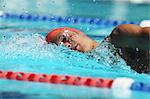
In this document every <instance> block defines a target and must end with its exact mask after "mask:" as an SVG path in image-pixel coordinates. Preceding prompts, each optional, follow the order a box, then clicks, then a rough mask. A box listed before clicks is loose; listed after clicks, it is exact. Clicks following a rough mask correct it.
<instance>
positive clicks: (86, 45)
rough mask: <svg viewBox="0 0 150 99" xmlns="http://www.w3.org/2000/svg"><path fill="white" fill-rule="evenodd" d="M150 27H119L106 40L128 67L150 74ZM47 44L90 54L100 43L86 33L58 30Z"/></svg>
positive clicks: (67, 29) (49, 38)
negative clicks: (60, 45)
mask: <svg viewBox="0 0 150 99" xmlns="http://www.w3.org/2000/svg"><path fill="white" fill-rule="evenodd" d="M149 39H150V27H144V28H142V27H140V26H137V25H133V24H123V25H119V26H117V27H116V28H114V30H113V31H112V33H111V34H110V36H109V37H107V38H105V40H104V41H103V42H105V41H107V42H110V43H111V44H113V45H114V46H115V48H116V49H117V50H116V51H117V53H118V54H119V55H120V56H121V57H122V58H123V59H124V60H125V61H126V63H127V65H129V66H131V68H132V69H133V70H135V71H137V72H139V73H150V59H149V57H150V40H149ZM46 41H47V43H55V44H57V45H59V44H62V45H64V46H66V47H68V48H70V49H72V50H77V51H79V52H89V51H92V50H95V49H96V48H97V47H98V46H99V43H97V42H96V41H94V40H92V39H90V38H89V37H88V36H86V35H85V34H84V33H82V32H81V31H79V30H76V29H73V28H67V27H64V28H58V29H55V30H53V31H51V32H49V33H48V34H47V36H46Z"/></svg>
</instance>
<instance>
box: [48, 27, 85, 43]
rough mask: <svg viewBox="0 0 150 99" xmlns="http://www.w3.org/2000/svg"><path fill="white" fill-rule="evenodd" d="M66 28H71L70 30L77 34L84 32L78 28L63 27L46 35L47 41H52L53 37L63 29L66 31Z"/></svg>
mask: <svg viewBox="0 0 150 99" xmlns="http://www.w3.org/2000/svg"><path fill="white" fill-rule="evenodd" d="M65 30H69V31H72V32H75V33H77V34H82V35H83V34H84V33H82V32H81V31H79V30H77V29H74V28H68V27H62V28H57V29H54V30H52V31H50V32H49V33H48V34H47V36H46V42H47V43H50V42H51V41H52V40H53V38H54V37H55V36H56V35H57V34H58V33H60V32H61V31H65Z"/></svg>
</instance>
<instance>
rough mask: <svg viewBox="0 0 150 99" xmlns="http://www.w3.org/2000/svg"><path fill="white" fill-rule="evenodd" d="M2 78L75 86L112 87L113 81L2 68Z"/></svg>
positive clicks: (0, 73) (0, 74)
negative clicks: (3, 69) (4, 69)
mask: <svg viewBox="0 0 150 99" xmlns="http://www.w3.org/2000/svg"><path fill="white" fill-rule="evenodd" d="M0 79H12V80H18V81H30V82H45V83H53V84H65V85H75V86H90V87H99V88H111V86H112V83H113V80H112V79H102V78H90V77H79V76H68V75H56V74H51V75H47V74H34V73H25V72H13V71H1V70H0Z"/></svg>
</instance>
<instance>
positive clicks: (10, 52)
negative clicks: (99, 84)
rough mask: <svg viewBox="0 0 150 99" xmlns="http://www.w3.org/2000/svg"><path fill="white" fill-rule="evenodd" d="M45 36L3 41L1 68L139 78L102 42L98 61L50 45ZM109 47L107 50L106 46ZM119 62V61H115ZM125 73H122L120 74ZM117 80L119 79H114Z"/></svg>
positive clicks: (20, 35)
mask: <svg viewBox="0 0 150 99" xmlns="http://www.w3.org/2000/svg"><path fill="white" fill-rule="evenodd" d="M44 38H45V37H44V36H42V35H40V34H38V33H36V34H29V35H23V34H15V35H12V36H11V37H9V38H7V37H2V38H1V40H0V52H1V53H0V57H1V58H0V69H1V70H14V71H24V72H35V73H56V74H73V75H80V76H100V75H101V76H104V77H111V78H112V75H111V76H110V75H109V74H111V73H116V74H117V76H118V75H120V76H121V74H122V75H126V73H128V76H131V75H129V74H132V77H133V76H135V75H139V74H137V73H136V72H134V71H133V70H131V69H130V67H129V66H127V65H126V63H125V62H124V61H123V59H121V58H120V57H118V56H115V55H113V53H114V52H113V51H112V50H110V48H109V47H108V44H106V43H101V44H100V47H99V48H98V49H96V50H95V51H96V53H95V55H94V58H91V57H90V55H88V54H84V53H80V52H77V51H73V50H70V49H68V48H66V47H64V46H62V45H60V46H56V45H55V44H47V43H46V42H45V39H44ZM106 46H107V47H106ZM114 61H116V62H114ZM120 73H121V74H120ZM114 77H116V76H114Z"/></svg>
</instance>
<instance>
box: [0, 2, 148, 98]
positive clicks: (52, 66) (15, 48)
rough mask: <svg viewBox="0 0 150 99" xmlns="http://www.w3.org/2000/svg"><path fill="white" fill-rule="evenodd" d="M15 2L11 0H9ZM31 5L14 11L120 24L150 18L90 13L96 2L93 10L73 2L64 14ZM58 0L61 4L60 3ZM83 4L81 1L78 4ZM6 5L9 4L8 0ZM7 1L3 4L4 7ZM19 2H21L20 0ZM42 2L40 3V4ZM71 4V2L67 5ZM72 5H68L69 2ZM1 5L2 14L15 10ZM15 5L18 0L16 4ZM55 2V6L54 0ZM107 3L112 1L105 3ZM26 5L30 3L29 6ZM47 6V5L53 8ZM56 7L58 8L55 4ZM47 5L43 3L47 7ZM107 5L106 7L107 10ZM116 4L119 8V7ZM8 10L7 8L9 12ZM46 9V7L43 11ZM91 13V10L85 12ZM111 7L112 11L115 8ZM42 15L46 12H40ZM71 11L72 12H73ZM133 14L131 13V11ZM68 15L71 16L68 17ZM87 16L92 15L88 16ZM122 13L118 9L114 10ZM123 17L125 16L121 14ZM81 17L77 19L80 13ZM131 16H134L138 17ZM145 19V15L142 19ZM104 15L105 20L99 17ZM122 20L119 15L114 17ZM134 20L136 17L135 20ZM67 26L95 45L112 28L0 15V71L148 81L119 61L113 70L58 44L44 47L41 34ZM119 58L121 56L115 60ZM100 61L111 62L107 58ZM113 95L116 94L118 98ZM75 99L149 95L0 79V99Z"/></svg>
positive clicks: (142, 96) (129, 6)
mask: <svg viewBox="0 0 150 99" xmlns="http://www.w3.org/2000/svg"><path fill="white" fill-rule="evenodd" d="M14 1H15V0H12V2H14ZM34 1H36V0H33V1H31V2H32V3H31V5H28V3H27V2H26V5H28V6H25V4H24V5H23V6H22V8H20V9H18V12H17V13H27V12H26V11H28V13H30V12H32V14H41V15H42V14H45V15H51V14H52V15H53V14H54V15H62V16H67V15H68V16H70V15H77V16H80V15H81V16H84V17H89V16H90V17H101V18H106V19H110V18H112V19H119V20H120V19H123V20H135V21H140V20H142V19H148V18H149V15H150V14H146V15H145V14H138V13H136V14H133V15H134V16H131V13H132V11H131V12H130V11H129V12H128V13H127V12H126V15H125V14H121V15H120V14H119V15H118V14H114V16H111V15H109V14H110V13H115V10H112V11H114V12H112V11H111V10H108V9H106V13H104V12H105V11H104V12H102V13H96V12H97V11H94V12H93V10H92V9H97V8H99V5H98V3H99V2H96V5H95V6H94V8H89V10H88V11H87V12H86V11H82V10H80V9H78V8H81V7H85V6H86V5H91V4H93V3H91V4H90V3H88V2H86V3H83V2H81V4H80V5H77V3H76V2H74V3H73V4H74V5H72V7H69V8H70V9H69V11H68V9H67V8H63V9H62V10H64V12H66V10H67V13H64V12H63V13H61V11H60V12H59V11H57V12H58V13H54V12H51V11H49V12H48V8H49V7H47V8H46V9H44V10H37V8H38V6H37V7H35V8H33V9H30V8H32V6H33V5H34V3H35V2H34ZM62 1H63V0H61V2H62ZM83 1H84V0H83ZM10 2H11V1H10ZM10 2H9V3H10ZM20 2H21V1H20ZM44 2H47V0H46V1H43V3H41V4H40V6H42V5H44V4H45V3H44ZM56 2H57V0H56V1H55V2H54V5H55V7H54V9H56V8H57V7H58V6H57V5H56ZM72 2H73V1H72ZM72 2H70V3H71V4H72ZM0 3H1V4H5V6H4V7H2V10H4V11H7V12H11V13H12V12H13V13H14V12H15V10H17V8H15V7H14V8H13V9H12V6H8V5H9V3H8V1H7V0H6V1H5V0H3V1H0ZM16 3H18V1H17V2H16ZM57 3H58V2H57ZM111 3H112V2H111ZM29 4H30V3H29ZM54 5H51V6H54ZM58 5H60V4H59V3H58ZM101 5H102V6H101V7H102V8H101V9H104V8H109V7H110V8H111V7H112V8H114V6H115V5H116V4H114V3H112V4H111V6H110V5H108V4H107V3H106V4H104V3H101ZM47 6H48V5H47ZM108 6H109V7H108ZM120 6H121V5H120ZM125 6H127V8H128V10H129V9H130V8H132V10H134V11H135V8H133V5H130V4H125ZM134 7H136V8H138V9H139V10H138V11H143V13H144V12H148V11H145V10H143V9H146V10H149V9H147V8H149V6H148V5H145V6H142V7H138V6H137V5H134ZM10 9H11V10H10ZM49 9H50V8H49ZM90 9H91V10H90ZM116 9H117V8H116ZM46 11H47V12H46ZM75 11H76V12H75ZM134 11H133V12H134ZM73 12H74V13H73ZM92 12H93V16H91V14H89V13H92ZM120 12H123V11H120ZM123 13H125V12H123ZM82 14H83V15H82ZM137 15H140V16H139V17H138V16H137ZM144 15H145V16H144ZM104 16H106V17H104ZM118 16H122V17H118ZM135 16H136V17H135ZM64 26H67V27H72V28H77V29H79V30H81V31H83V32H84V33H86V34H87V35H88V36H89V37H91V38H92V39H94V40H96V41H98V42H99V43H101V41H102V40H103V39H104V38H105V37H107V36H108V35H109V34H110V33H111V31H112V29H113V28H114V26H113V25H95V24H87V23H65V22H60V21H59V22H57V21H41V20H23V19H15V18H7V17H6V18H3V17H2V18H1V17H0V52H1V53H0V70H4V71H23V72H33V73H37V74H38V73H44V74H65V75H76V76H81V77H93V78H95V77H99V78H111V79H115V78H118V77H128V78H132V79H134V80H135V81H142V82H144V83H149V82H150V76H149V75H148V74H139V73H136V72H135V71H133V70H131V69H130V67H129V66H127V65H126V63H125V62H124V61H121V62H119V63H118V64H117V65H114V66H107V64H106V63H105V62H102V61H100V62H97V60H96V59H89V58H88V56H87V55H86V54H83V53H80V52H76V51H72V50H69V49H68V48H65V47H64V46H56V45H54V44H49V45H47V44H45V40H44V38H45V36H46V34H47V33H48V32H49V31H51V30H52V29H54V28H58V27H64ZM101 51H102V54H105V52H107V53H110V52H109V50H104V49H102V50H101ZM120 59H121V58H120ZM105 61H106V62H107V61H108V62H109V61H111V60H109V59H107V56H106V60H105ZM118 93H119V94H118ZM10 97H11V98H19V99H20V98H23V99H30V98H39V99H41V98H48V99H49V98H54V99H57V98H58V99H60V98H64V99H66V98H68V99H70V98H73V99H76V98H79V99H80V98H81V99H91V98H92V99H97V98H98V99H99V98H100V99H101V98H102V99H103V98H114V99H118V98H119V99H122V98H123V99H124V98H125V99H141V98H142V99H147V98H148V97H149V92H140V91H131V90H124V91H122V90H112V89H107V88H91V87H84V86H82V87H76V86H68V85H60V84H57V85H55V84H47V83H35V82H34V83H32V82H20V81H15V80H4V79H0V98H10Z"/></svg>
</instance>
